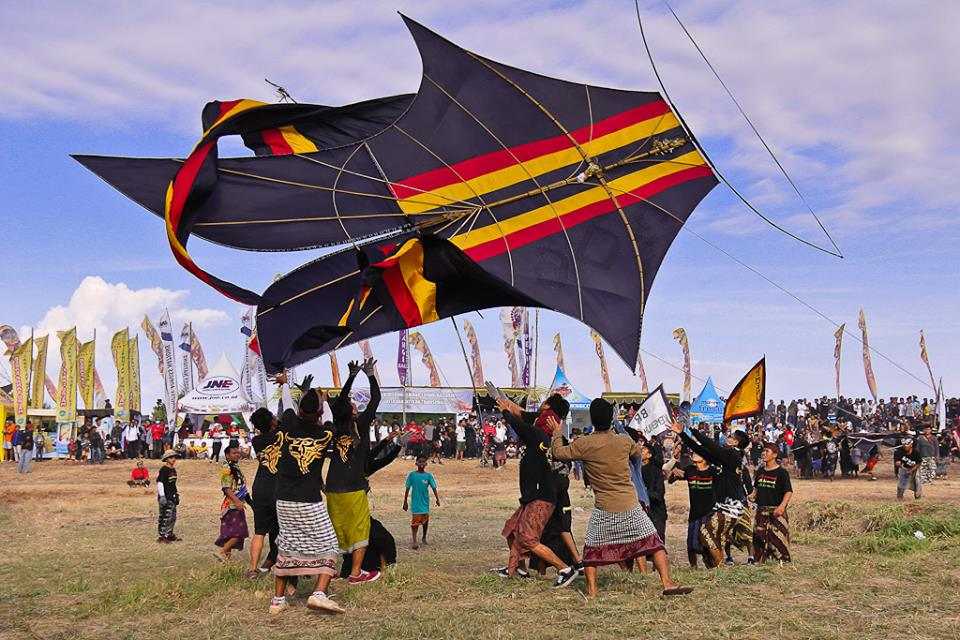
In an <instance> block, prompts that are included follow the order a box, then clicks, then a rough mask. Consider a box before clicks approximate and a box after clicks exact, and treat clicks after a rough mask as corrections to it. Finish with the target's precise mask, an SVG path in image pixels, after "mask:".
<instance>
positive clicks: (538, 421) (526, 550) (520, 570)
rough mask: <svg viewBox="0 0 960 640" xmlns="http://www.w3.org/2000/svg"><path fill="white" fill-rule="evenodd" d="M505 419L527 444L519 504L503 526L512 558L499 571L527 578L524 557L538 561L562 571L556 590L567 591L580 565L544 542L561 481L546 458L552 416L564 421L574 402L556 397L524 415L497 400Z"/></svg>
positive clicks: (521, 466)
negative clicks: (562, 555)
mask: <svg viewBox="0 0 960 640" xmlns="http://www.w3.org/2000/svg"><path fill="white" fill-rule="evenodd" d="M497 405H498V406H499V407H500V409H501V410H503V417H504V418H505V419H506V420H507V423H508V424H509V425H510V426H511V427H513V430H514V432H516V434H517V437H518V438H520V441H521V442H523V444H524V445H525V448H524V452H523V456H522V457H521V458H520V506H519V507H518V508H517V510H516V511H514V513H513V515H512V516H510V518H509V519H508V520H507V522H506V523H505V524H504V526H503V531H502V535H503V537H504V538H506V539H507V546H509V547H510V556H509V558H508V560H507V566H506V567H503V568H502V569H499V570H498V571H497V573H498V574H499V575H501V576H503V577H514V576H516V575H518V574H519V575H521V576H526V575H527V571H526V568H525V566H524V564H525V563H524V558H525V557H527V556H530V555H534V556H536V557H538V558H539V559H540V560H542V561H543V562H545V563H546V564H548V565H550V566H553V567H555V568H556V569H557V579H556V581H555V582H554V586H555V587H565V586H567V585H568V584H570V583H571V582H573V580H574V579H575V578H576V577H577V575H578V572H577V569H576V568H575V567H570V566H568V565H567V564H566V563H565V562H563V560H561V559H560V558H559V557H558V556H557V554H556V553H554V552H553V551H552V550H551V549H550V548H549V547H547V546H546V545H544V544H543V543H541V542H540V538H541V536H542V535H543V531H544V529H545V528H546V526H547V523H548V522H549V521H550V517H551V516H552V515H553V510H554V508H555V507H556V502H557V485H556V477H555V476H554V474H553V471H552V469H551V468H550V462H549V461H548V460H547V451H549V449H550V441H551V438H552V433H551V431H550V427H549V426H548V424H547V421H548V419H549V418H553V419H554V420H559V421H563V420H565V419H566V417H567V414H568V413H569V411H570V403H569V402H567V401H566V400H564V399H563V398H562V397H561V396H559V395H557V394H554V395H552V396H550V397H549V398H547V399H546V401H544V403H543V404H542V405H541V406H540V411H539V412H538V413H529V412H523V411H521V409H520V407H519V405H517V404H516V403H514V402H511V401H510V400H507V399H506V398H501V399H499V400H498V401H497Z"/></svg>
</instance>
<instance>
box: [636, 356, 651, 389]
mask: <svg viewBox="0 0 960 640" xmlns="http://www.w3.org/2000/svg"><path fill="white" fill-rule="evenodd" d="M637 376H639V377H640V390H641V391H642V392H643V393H649V391H648V386H647V372H646V371H644V369H643V358H642V357H641V356H640V352H639V351H637Z"/></svg>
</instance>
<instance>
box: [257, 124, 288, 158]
mask: <svg viewBox="0 0 960 640" xmlns="http://www.w3.org/2000/svg"><path fill="white" fill-rule="evenodd" d="M260 135H262V136H263V141H264V142H266V143H267V146H269V147H270V153H272V154H273V155H275V156H288V155H290V154H291V153H293V147H291V146H290V144H289V143H288V142H287V140H286V139H285V138H284V137H283V134H282V133H280V130H279V129H264V130H263V131H261V132H260Z"/></svg>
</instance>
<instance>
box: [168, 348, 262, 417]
mask: <svg viewBox="0 0 960 640" xmlns="http://www.w3.org/2000/svg"><path fill="white" fill-rule="evenodd" d="M256 409H257V405H256V404H254V403H253V402H252V401H251V400H250V398H249V397H247V394H246V392H245V391H244V390H243V385H241V384H240V374H238V373H237V370H236V369H235V368H234V367H233V365H232V364H230V361H229V360H227V356H226V354H222V355H221V356H220V359H219V360H218V361H217V364H215V365H213V367H211V368H210V371H209V373H208V374H207V377H206V378H204V379H203V380H201V381H200V383H199V384H197V386H196V387H194V388H193V391H191V392H190V393H188V394H187V395H185V396H184V397H183V398H181V399H180V403H179V406H178V407H177V410H178V411H179V412H180V413H199V414H203V415H206V414H217V413H243V414H249V413H251V412H253V411H256Z"/></svg>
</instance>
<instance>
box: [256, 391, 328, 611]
mask: <svg viewBox="0 0 960 640" xmlns="http://www.w3.org/2000/svg"><path fill="white" fill-rule="evenodd" d="M321 411H322V402H321V399H320V395H319V394H318V393H317V391H316V390H315V389H310V390H308V391H307V392H306V393H304V394H303V397H302V398H301V399H300V404H299V407H298V415H294V413H293V411H284V412H283V415H282V422H283V425H282V427H281V429H280V431H279V433H278V435H277V441H278V443H279V446H280V452H279V454H278V456H277V461H276V469H277V471H276V473H277V523H278V525H279V527H280V533H279V535H278V536H277V561H276V562H275V563H274V565H273V575H274V577H275V582H274V589H275V590H274V597H273V600H272V601H271V603H270V613H271V614H278V613H280V612H282V611H283V610H285V609H287V608H288V606H289V605H288V604H287V600H286V595H287V593H286V590H287V585H288V579H289V578H292V577H294V576H298V577H299V576H303V577H309V578H312V579H313V580H314V583H313V593H312V594H311V595H310V597H309V598H308V599H307V607H309V608H311V609H314V610H317V611H322V612H324V613H343V611H344V610H343V607H341V606H340V605H339V604H337V603H336V602H334V601H333V600H332V599H330V597H329V596H328V595H327V588H328V587H329V585H330V580H331V579H332V578H333V577H334V575H336V567H337V564H336V561H337V557H338V556H339V555H340V548H339V543H338V542H337V534H336V532H335V531H334V529H333V525H332V524H331V523H330V516H329V514H328V513H327V506H326V504H325V503H324V501H323V493H322V490H323V476H322V469H323V461H324V458H325V457H326V451H327V447H328V446H329V445H330V443H331V441H332V440H333V425H332V424H331V423H328V425H329V426H328V425H323V426H321V423H320V418H321Z"/></svg>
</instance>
